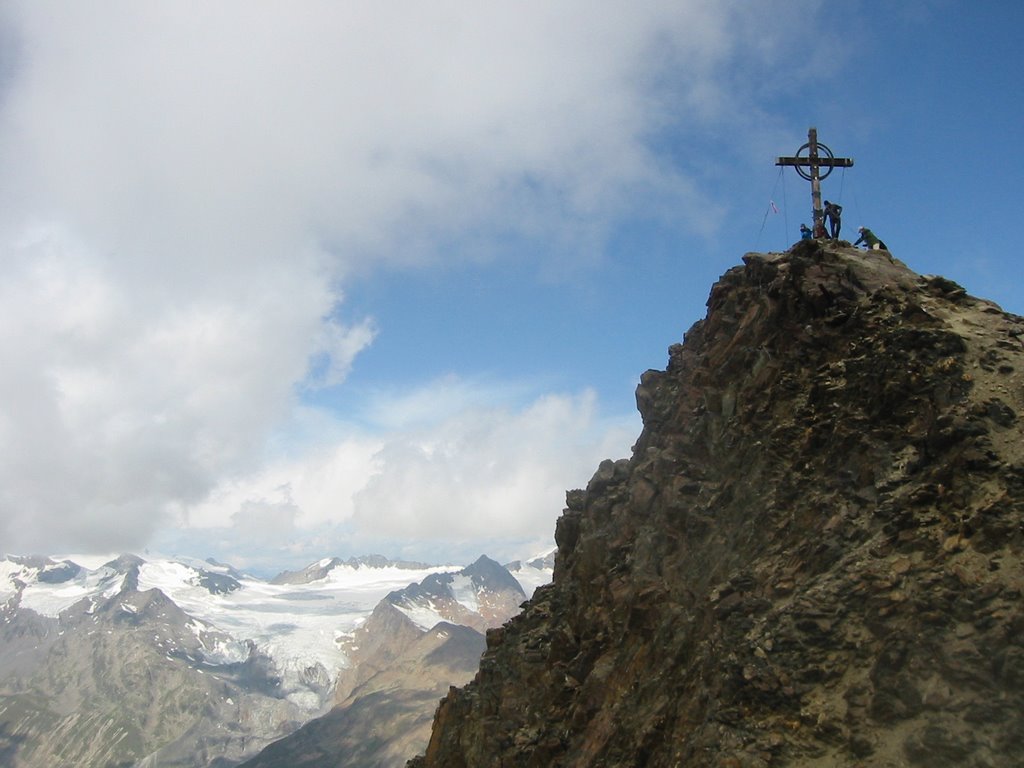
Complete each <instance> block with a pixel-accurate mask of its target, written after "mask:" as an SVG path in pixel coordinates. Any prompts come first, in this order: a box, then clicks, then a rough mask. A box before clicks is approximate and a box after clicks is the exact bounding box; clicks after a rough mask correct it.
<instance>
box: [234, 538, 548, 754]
mask: <svg viewBox="0 0 1024 768" xmlns="http://www.w3.org/2000/svg"><path fill="white" fill-rule="evenodd" d="M543 568H544V565H543V563H541V562H537V563H534V565H533V566H526V569H527V570H526V571H525V572H527V573H529V575H530V576H531V577H532V578H533V579H534V580H537V579H539V578H540V573H541V571H542V569H543ZM547 575H548V579H549V580H550V576H551V571H550V569H548V570H547ZM531 592H532V589H531ZM525 600H526V593H525V592H524V590H523V587H522V586H521V585H520V583H519V582H518V581H517V580H516V579H515V578H513V576H512V575H511V574H510V573H509V571H508V569H507V568H505V567H503V566H501V565H499V564H498V563H497V562H495V561H494V560H491V559H490V558H488V557H486V556H482V557H480V558H479V559H478V560H476V562H474V563H473V564H472V565H469V566H467V567H466V568H463V569H462V570H460V571H455V572H446V573H433V574H430V575H428V576H426V577H425V578H424V579H423V580H422V581H420V582H419V583H417V584H410V585H408V586H406V587H404V588H402V589H397V590H394V591H393V592H391V593H389V594H388V595H387V596H386V597H384V598H383V599H382V600H381V601H380V602H379V603H378V604H377V606H376V608H374V610H373V612H372V613H371V614H370V616H369V617H368V618H367V620H366V621H365V622H364V623H361V624H360V626H359V627H358V629H357V630H356V631H354V632H353V633H352V634H351V635H349V636H348V637H346V638H345V639H344V640H343V643H342V648H343V650H344V651H345V653H346V654H347V655H348V656H349V658H350V659H351V660H352V662H353V663H352V665H351V666H350V667H349V668H348V669H346V670H345V671H344V672H343V673H342V674H341V676H340V677H339V678H338V683H337V690H336V701H337V704H336V706H335V707H334V708H333V709H332V710H331V711H330V712H328V713H327V714H326V715H324V716H322V717H320V718H317V719H315V720H313V721H311V722H309V723H307V724H306V725H304V726H303V727H302V728H300V729H299V730H298V731H296V732H295V733H294V734H291V735H289V736H287V737H285V738H284V739H282V740H280V741H278V742H276V743H274V744H272V745H270V746H269V747H267V748H266V749H265V750H264V751H263V752H261V753H260V754H259V755H257V756H256V757H255V758H253V759H252V760H250V761H249V762H246V763H245V764H244V766H243V767H242V768H314V766H320V765H335V764H337V760H338V759H339V756H340V755H344V760H345V762H344V764H345V765H346V766H348V767H349V768H362V767H364V766H365V767H366V768H369V767H370V766H384V765H388V766H391V765H394V766H401V765H404V764H405V761H406V760H407V759H408V758H410V757H412V756H414V755H416V754H418V753H419V752H420V751H422V749H423V748H424V747H425V746H426V743H427V739H428V738H429V735H430V724H431V720H432V718H433V713H434V710H435V708H436V707H437V701H438V699H439V698H440V697H441V696H443V695H444V693H445V692H446V691H447V690H448V688H449V687H450V686H452V685H458V684H462V683H465V682H468V681H469V680H470V679H471V678H472V676H473V674H474V673H475V672H476V670H477V668H478V665H479V661H480V654H481V653H482V652H483V650H484V648H485V646H486V641H485V639H484V633H485V632H486V631H487V629H490V628H492V627H497V626H500V625H501V624H503V623H504V622H505V621H507V620H508V619H510V618H511V617H512V616H514V615H515V614H517V613H518V612H519V610H520V606H521V604H522V603H523V602H524V601H525ZM369 733H373V734H374V736H373V738H367V734H369Z"/></svg>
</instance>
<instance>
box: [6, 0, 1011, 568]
mask: <svg viewBox="0 0 1024 768" xmlns="http://www.w3.org/2000/svg"><path fill="white" fill-rule="evenodd" d="M1022 26H1024V7H1022V6H1020V5H1019V4H1017V3H1010V2H980V3H973V4H965V3H957V2H951V1H948V2H947V1H940V0H932V1H927V2H912V1H911V2H901V3H882V2H870V1H865V2H860V1H858V0H848V1H847V2H844V3H824V2H816V1H815V0H798V1H796V2H785V3H782V2H766V3H760V4H750V3H745V2H661V1H660V0H650V1H649V2H629V3H626V2H610V1H608V2H599V3H593V2H583V0H558V1H556V2H539V0H538V1H537V2H532V1H530V2H521V3H516V4H499V3H494V4H481V3H470V2H463V1H460V0H449V1H448V2H438V3H431V4H421V3H413V2H404V3H394V4H389V5H387V6H386V7H380V4H371V3H350V4H343V5H340V7H339V4H334V3H323V2H313V1H312V0H310V1H309V2H303V3H299V4H291V5H290V6H289V7H284V6H274V5H271V4H252V3H242V2H223V3H218V4H216V5H214V6H211V5H210V4H195V5H190V4H188V3H175V4H171V5H168V6H165V7H152V6H147V7H143V6H139V5H138V4H136V3H129V2H98V3H92V4H89V7H88V8H84V7H83V8H69V7H68V6H66V4H61V3H50V2H7V3H5V4H3V5H2V6H0V167H2V168H3V169H4V172H3V173H2V174H0V277H2V278H3V279H2V280H0V301H2V306H3V307H4V315H5V323H4V324H3V326H4V327H3V329H2V330H0V355H2V356H3V358H4V360H5V361H7V362H6V364H5V366H4V367H3V370H2V371H0V397H2V398H3V402H4V403H5V410H6V413H5V415H4V416H3V417H2V418H0V488H2V490H0V541H4V542H5V544H4V547H5V548H7V549H8V550H9V551H13V552H28V551H33V552H118V551H122V550H134V551H143V550H147V549H148V550H151V551H159V552H164V553H167V554H173V553H176V552H178V553H181V554H187V555H190V556H199V557H206V556H210V555H212V556H215V557H218V558H220V559H225V560H229V561H231V562H235V563H237V564H239V565H243V566H246V567H251V568H255V569H263V570H274V569H275V568H278V567H280V568H284V567H294V566H295V565H297V564H302V563H304V562H308V561H312V560H314V559H317V558H319V557H322V556H326V555H343V556H347V555H354V554H362V553H365V552H367V551H372V550H376V551H384V553H385V554H391V555H394V556H403V557H419V558H422V559H430V560H441V559H450V560H467V561H468V559H470V558H472V557H475V556H476V555H477V554H479V553H480V552H484V551H486V552H488V554H491V555H492V556H495V557H498V558H511V557H516V556H524V555H529V554H532V553H534V552H535V551H540V550H542V549H544V548H545V547H547V546H549V545H550V544H551V537H552V533H553V530H554V521H555V519H556V518H557V516H558V514H559V513H560V511H561V507H562V504H563V494H564V491H565V490H566V489H568V488H573V487H578V486H582V485H584V484H585V483H586V482H587V480H588V479H589V477H590V475H591V474H592V473H593V471H594V470H595V469H596V466H597V464H598V462H599V461H600V460H601V459H603V458H619V457H622V456H627V455H628V454H629V451H630V446H631V444H632V442H633V440H634V439H635V438H636V436H637V434H638V433H639V430H640V422H639V418H638V416H637V415H636V412H635V403H634V398H633V391H634V389H635V386H636V383H637V381H638V379H639V376H640V374H641V373H642V372H643V371H644V370H645V369H647V368H661V367H663V366H664V364H665V362H666V359H667V348H668V346H669V345H670V344H672V343H675V342H677V341H679V340H681V338H682V334H683V332H684V331H686V329H687V328H689V326H690V325H692V323H693V322H695V321H696V320H698V319H700V318H701V317H702V316H703V314H704V302H705V300H706V298H707V295H708V291H709V289H710V286H711V284H712V283H713V282H714V280H716V279H717V278H718V276H719V275H721V274H722V273H723V272H724V271H725V270H727V269H729V268H730V267H732V266H735V265H737V264H739V263H740V260H741V258H742V256H743V254H744V253H745V252H747V251H752V250H760V251H767V250H784V249H785V248H787V247H788V246H789V245H790V244H791V243H792V242H793V241H795V240H796V239H797V230H798V226H799V224H800V223H801V222H802V221H809V220H810V211H809V208H810V195H809V185H808V184H807V182H805V181H803V180H802V179H800V178H799V177H798V176H797V175H796V173H795V172H794V171H793V170H792V169H784V170H783V171H782V172H781V173H780V169H779V168H777V167H776V166H775V165H774V162H775V158H776V157H777V156H779V155H789V154H792V153H793V152H795V151H796V150H797V148H798V147H799V146H800V145H801V144H803V143H804V141H806V134H807V129H808V127H810V126H815V127H816V128H817V129H818V135H819V139H820V141H822V142H824V143H825V144H827V145H828V146H829V147H830V148H831V149H832V150H833V151H834V152H835V153H836V154H837V155H839V156H848V157H853V158H854V160H855V165H854V167H852V168H850V169H848V170H846V171H836V172H835V173H833V175H832V176H831V177H830V178H829V179H827V180H826V181H825V182H824V184H823V191H824V196H825V197H826V198H829V199H832V200H836V201H838V202H841V203H842V204H843V206H844V211H845V213H844V234H845V235H848V236H850V238H851V239H853V238H854V237H855V231H856V227H857V226H858V225H861V224H863V225H866V226H869V227H871V228H872V229H873V230H874V231H875V232H876V233H877V234H878V235H879V236H881V237H882V238H883V239H884V240H885V241H886V242H887V243H888V245H889V246H890V248H891V249H892V251H893V253H894V254H895V255H896V256H897V257H898V258H900V259H902V260H904V261H905V262H906V263H907V264H908V265H909V266H911V267H912V268H913V269H915V270H917V271H919V272H922V273H939V274H944V275H946V276H947V277H950V278H952V279H954V280H956V281H957V282H959V283H961V284H962V285H964V286H965V287H966V288H967V289H968V290H969V291H970V292H971V293H973V294H975V295H979V296H984V297H986V298H991V299H993V300H995V301H997V302H998V303H999V304H1001V305H1002V306H1003V307H1004V308H1005V309H1007V310H1009V311H1013V312H1024V297H1022V292H1021V290H1020V288H1019V284H1018V282H1017V281H1016V280H1015V277H1016V275H1017V273H1018V271H1019V269H1018V267H1017V265H1016V263H1015V256H1016V248H1015V247H1014V243H1013V242H1011V240H1012V239H1015V235H1016V232H1015V231H1014V229H1015V228H1014V225H1015V224H1016V223H1017V222H1018V221H1020V220H1021V218H1022V216H1021V215H1022V213H1024V210H1022V208H1024V206H1022V195H1021V192H1020V187H1019V181H1020V179H1021V178H1022V176H1024V173H1022V171H1024V163H1022V161H1021V159H1020V150H1019V148H1018V147H1016V146H1015V139H1016V137H1017V135H1018V134H1019V133H1020V128H1021V126H1022V125H1024V114H1022V113H1024V98H1022V93H1021V91H1022V88H1021V85H1020V73H1021V72H1024V61H1022V59H1024V53H1022V52H1021V49H1020V48H1021V47H1020V45H1019V36H1020V32H1019V31H1020V29H1021V28H1022ZM770 201H774V203H775V205H776V207H777V208H778V209H779V213H773V212H771V211H770V208H769V202H770Z"/></svg>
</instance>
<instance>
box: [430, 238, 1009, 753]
mask: <svg viewBox="0 0 1024 768" xmlns="http://www.w3.org/2000/svg"><path fill="white" fill-rule="evenodd" d="M1022 333H1024V319H1022V318H1019V317H1016V316H1013V315H1009V314H1006V313H1004V312H1002V311H1001V310H1000V309H999V308H998V307H997V306H995V305H994V304H992V303H990V302H986V301H983V300H979V299H976V298H973V297H971V296H968V295H967V294H966V293H965V292H964V291H963V289H962V288H960V287H959V286H957V285H956V284H954V283H952V282H950V281H948V280H945V279H943V278H937V277H922V276H920V275H917V274H915V273H914V272H912V271H911V270H909V269H907V268H906V267H905V266H904V265H903V264H901V263H899V262H897V261H894V260H892V259H890V258H889V257H888V255H887V254H886V253H884V252H867V253H865V252H861V251H857V250H856V249H854V248H851V247H848V244H843V243H838V244H833V243H828V244H819V243H815V242H802V243H800V244H798V245H796V246H794V247H793V249H792V250H791V251H789V252H787V253H784V254H747V256H745V257H744V266H742V267H737V268H735V269H733V270H730V271H729V272H728V273H726V274H725V275H724V276H723V277H722V279H721V280H720V281H719V282H718V283H717V284H716V285H715V286H714V288H713V289H712V292H711V296H710V299H709V301H708V315H707V317H706V319H705V320H703V321H701V322H698V323H697V324H695V325H694V326H693V328H691V329H690V331H689V332H688V333H687V334H686V337H685V341H684V343H683V344H681V345H675V346H673V347H672V348H671V349H670V350H669V353H670V357H669V363H668V367H667V370H666V371H648V372H647V373H645V374H644V375H643V377H642V378H641V383H640V386H639V387H638V389H637V403H638V407H639V409H640V412H641V414H642V416H643V420H644V429H643V432H642V434H641V435H640V437H639V439H638V441H637V444H636V445H635V446H634V450H633V454H632V457H631V458H630V459H628V460H625V459H624V460H621V461H617V462H611V461H607V462H604V463H602V465H601V466H600V467H599V469H598V470H597V472H596V474H595V475H594V477H593V479H592V480H591V481H590V483H589V485H588V487H587V489H586V490H585V491H584V490H578V491H571V492H569V494H567V509H566V510H565V512H564V514H563V516H562V517H561V519H560V520H559V522H558V527H557V531H556V539H557V542H558V546H559V549H558V554H557V558H556V566H555V579H554V582H553V584H551V585H549V586H548V587H543V588H541V589H540V590H538V591H537V593H536V595H535V596H534V598H533V599H532V600H531V601H530V603H529V604H528V605H527V607H526V609H525V610H524V612H523V613H522V614H520V615H519V616H518V617H516V618H514V619H512V620H511V621H510V622H509V623H508V624H506V625H505V626H504V627H503V628H501V629H499V630H491V631H490V632H488V635H487V641H488V647H487V651H486V652H485V654H484V656H483V659H482V661H481V665H480V670H479V672H478V673H477V675H476V678H475V679H474V681H473V682H472V683H470V684H469V685H467V686H466V687H464V688H461V689H456V688H453V689H451V691H450V692H449V694H448V696H447V697H446V698H445V699H444V700H443V701H442V702H441V704H440V706H439V708H438V711H437V714H436V718H435V723H434V729H433V734H432V737H431V741H430V744H429V747H428V749H427V752H426V755H425V756H423V757H420V758H417V759H416V760H414V761H412V762H411V763H410V765H415V766H428V767H437V768H480V767H481V766H488V767H492V766H493V767H495V768H497V767H498V766H503V767H512V766H536V767H537V768H549V767H551V766H575V767H582V766H651V767H652V768H653V767H659V766H721V767H723V768H724V767H725V766H736V767H743V768H754V767H755V766H836V765H844V766H845V765H849V766H857V765H863V766H928V768H936V767H937V766H1018V765H1024V602H1022V599H1021V591H1022V588H1024V568H1022V562H1021V549H1022V545H1024V444H1022V441H1021V432H1022V427H1021V422H1020V419H1019V418H1018V414H1020V413H1022V411H1024V379H1022V375H1024V344H1022V341H1021V334H1022Z"/></svg>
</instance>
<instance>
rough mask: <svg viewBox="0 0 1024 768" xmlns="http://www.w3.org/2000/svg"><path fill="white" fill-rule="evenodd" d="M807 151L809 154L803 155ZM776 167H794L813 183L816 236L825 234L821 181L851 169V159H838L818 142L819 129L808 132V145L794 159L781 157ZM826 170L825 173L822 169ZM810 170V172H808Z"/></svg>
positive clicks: (799, 150)
mask: <svg viewBox="0 0 1024 768" xmlns="http://www.w3.org/2000/svg"><path fill="white" fill-rule="evenodd" d="M804 150H807V154H806V155H804V154H802V153H803V152H804ZM775 164H776V165H792V166H794V167H795V168H796V172H797V173H798V174H800V176H801V177H802V178H804V179H807V181H809V182H811V210H812V211H813V216H814V230H813V231H814V236H815V237H823V236H824V234H825V212H824V211H823V210H822V207H821V180H822V179H824V178H827V177H828V175H829V174H830V173H832V171H833V169H835V168H849V167H851V166H852V165H853V158H851V157H836V156H835V155H833V154H832V150H831V149H829V148H828V147H826V146H825V145H824V144H822V143H820V142H819V141H818V129H817V128H811V129H810V130H808V131H807V143H806V144H804V145H803V146H802V147H800V149H798V150H797V151H796V154H795V155H794V156H792V157H780V158H778V159H777V160H776V161H775ZM822 168H826V169H827V170H826V171H825V173H821V169H822ZM808 169H810V170H808Z"/></svg>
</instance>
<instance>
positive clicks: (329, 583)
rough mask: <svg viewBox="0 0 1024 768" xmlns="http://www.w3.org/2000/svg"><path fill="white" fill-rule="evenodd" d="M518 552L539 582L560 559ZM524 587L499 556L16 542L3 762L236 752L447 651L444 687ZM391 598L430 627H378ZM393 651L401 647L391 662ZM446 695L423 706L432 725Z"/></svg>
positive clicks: (191, 758) (1, 717)
mask: <svg viewBox="0 0 1024 768" xmlns="http://www.w3.org/2000/svg"><path fill="white" fill-rule="evenodd" d="M517 565H518V568H517V571H518V572H519V573H521V574H522V575H523V577H524V582H525V583H526V584H527V588H528V589H529V591H531V592H532V587H533V586H536V584H537V583H542V582H543V581H546V580H548V579H549V578H550V574H551V571H550V569H547V570H545V569H544V568H536V567H532V566H526V567H523V566H522V565H521V564H517ZM525 598H526V595H525V593H524V591H523V588H522V587H521V586H520V584H519V583H518V582H517V581H516V579H515V578H514V577H513V576H512V575H511V574H510V572H509V571H508V570H507V569H505V568H503V567H502V566H500V565H498V564H497V563H495V562H494V561H492V560H489V559H487V558H481V559H480V560H478V561H477V562H476V563H474V564H473V565H472V566H470V567H469V568H465V569H459V568H458V567H457V566H429V565H426V564H423V563H410V562H402V561H392V560H389V559H387V558H383V557H380V556H377V555H372V556H367V557H363V558H351V559H349V560H344V561H343V560H340V559H338V558H328V559H324V560H321V561H319V562H317V563H314V564H312V565H310V566H309V567H307V568H305V569H303V570H302V571H298V572H291V573H289V572H285V573H282V574H280V575H279V576H277V577H275V578H274V579H272V580H270V581H264V580H260V579H256V578H254V577H251V576H247V575H245V574H242V573H240V572H238V571H237V570H235V569H233V568H231V567H230V566H227V565H224V564H220V563H216V562H212V561H207V562H201V561H195V560H188V559H183V560H166V559H153V560H146V559H143V558H140V557H137V556H134V555H123V556H121V557H119V558H116V559H114V560H111V561H110V562H108V563H106V564H104V565H103V566H101V567H99V568H96V569H94V570H90V569H88V568H84V567H82V566H80V565H78V564H76V563H73V562H70V561H67V560H55V559H51V558H47V557H21V556H7V557H5V558H3V559H0V764H3V765H5V766H10V767H11V768H29V767H35V766H40V767H42V766H46V767H47V768H49V767H50V766H57V765H74V766H76V767H83V768H84V767H86V766H104V768H106V767H108V766H129V765H131V766H138V768H156V767H157V766H182V767H184V766H196V767H199V766H203V767H206V766H217V767H218V768H226V767H227V766H231V765H236V764H237V763H238V762H239V761H241V760H243V759H246V758H247V757H249V756H252V755H254V754H255V753H257V752H258V751H259V750H260V749H261V748H262V747H264V746H266V745H268V744H270V743H271V742H273V741H274V740H275V739H279V738H281V737H284V736H286V735H288V734H291V733H292V732H294V731H296V729H298V728H299V727H300V726H302V725H303V724H304V723H307V722H308V721H310V719H311V718H315V717H317V716H318V715H321V714H324V713H326V712H329V711H330V712H333V711H335V710H334V709H332V708H336V707H337V706H341V705H344V704H345V702H349V703H348V705H347V706H345V707H343V709H351V704H352V702H353V701H354V699H352V696H353V694H354V693H355V692H356V689H357V688H359V687H360V686H362V687H363V690H365V686H366V684H367V683H368V681H370V680H372V679H373V678H375V677H378V676H380V675H384V674H385V673H386V674H389V675H391V676H392V678H394V676H395V675H401V674H408V675H410V676H411V678H416V677H417V675H419V674H420V673H419V672H418V671H417V670H418V668H419V667H430V669H431V671H430V673H429V675H428V676H430V677H431V679H432V680H433V679H434V677H436V676H439V677H438V679H439V680H440V677H444V676H445V675H449V676H451V679H450V680H448V681H447V682H445V683H444V689H443V690H446V689H447V686H448V685H450V684H454V683H461V682H465V680H466V679H468V677H467V674H468V673H470V672H471V669H473V668H475V666H476V663H477V661H478V659H479V655H480V650H481V648H480V647H479V643H481V642H482V635H480V632H481V631H482V630H483V629H485V628H486V627H488V626H492V625H495V623H497V624H500V623H502V622H503V621H505V620H506V619H507V618H508V617H509V616H511V615H512V614H513V613H515V612H516V611H518V609H519V605H520V603H522V602H523V600H525ZM388 614H393V616H392V621H395V622H398V623H401V624H405V625H407V631H408V636H409V637H410V638H413V639H414V640H419V641H420V642H418V643H415V642H414V643H412V644H411V645H410V647H399V645H400V644H398V643H397V636H395V635H388V637H386V638H383V639H382V638H378V637H377V634H378V630H379V629H380V628H381V627H382V625H385V624H387V622H386V621H385V620H384V619H382V618H381V616H382V615H388ZM431 617H434V618H436V619H437V621H436V622H435V623H434V625H433V626H430V627H427V626H425V624H427V623H430V621H431ZM435 627H436V628H435ZM428 636H429V637H428ZM424 637H427V638H428V639H426V640H423V639H422V638H424ZM449 640H450V641H451V642H446V641H449ZM412 645H416V646H417V649H415V650H414V649H413V648H412ZM385 648H387V649H390V650H386V651H385ZM417 654H419V655H420V656H421V657H423V658H424V659H426V658H427V657H429V661H422V662H420V663H417V662H416V658H417ZM399 660H400V661H399ZM389 661H396V662H398V663H396V665H395V666H394V667H393V668H390V671H388V670H389V666H388V664H389ZM463 669H465V670H466V671H467V672H466V673H464V672H463ZM402 670H404V672H403V671H402ZM396 684H397V685H399V686H401V685H406V684H405V683H403V682H401V681H399V682H398V683H396ZM440 684H441V683H440V682H438V685H440ZM419 685H420V683H419V682H410V683H408V686H409V687H410V689H412V688H416V687H417V686H419ZM443 690H442V691H441V692H442V693H443ZM436 698H437V696H436V695H434V693H431V694H430V700H429V701H428V700H424V702H423V703H424V708H423V712H422V713H416V717H417V718H420V717H421V716H422V718H423V722H424V723H425V728H428V727H429V719H430V716H431V715H432V713H433V706H434V704H435V703H436ZM350 699H352V701H350ZM355 699H362V700H361V701H360V702H359V712H361V713H363V714H364V715H365V714H366V713H367V712H370V711H372V707H371V704H372V703H373V699H372V698H371V699H365V698H363V697H362V696H361V695H356V696H355ZM425 728H424V730H423V736H422V742H423V743H425V738H426V730H425ZM403 738H406V737H405V736H403ZM423 743H420V742H415V743H414V744H413V743H410V745H409V749H407V750H406V753H407V754H409V755H411V754H415V752H416V750H417V749H421V748H422V745H423ZM406 753H403V754H406Z"/></svg>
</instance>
